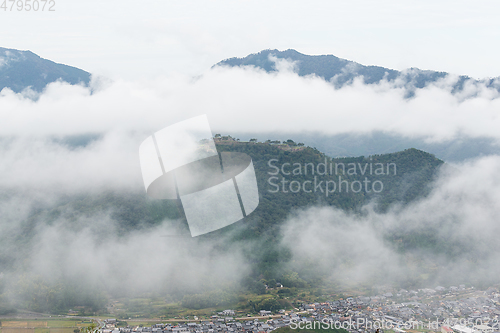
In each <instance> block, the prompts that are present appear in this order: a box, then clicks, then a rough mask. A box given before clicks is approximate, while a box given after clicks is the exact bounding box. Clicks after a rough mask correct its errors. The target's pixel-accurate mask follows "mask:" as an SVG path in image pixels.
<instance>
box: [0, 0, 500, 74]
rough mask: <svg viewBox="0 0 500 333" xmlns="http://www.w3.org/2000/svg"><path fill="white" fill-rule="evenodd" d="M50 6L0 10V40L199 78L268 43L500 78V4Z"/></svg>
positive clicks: (54, 54)
mask: <svg viewBox="0 0 500 333" xmlns="http://www.w3.org/2000/svg"><path fill="white" fill-rule="evenodd" d="M8 6H10V4H8ZM46 9H47V8H46ZM54 9H55V11H54V12H47V11H45V12H41V11H38V12H33V11H31V12H27V11H17V8H16V7H14V10H13V11H9V10H8V9H7V11H4V10H3V9H0V31H2V33H1V35H0V46H2V47H7V48H15V49H20V50H31V51H33V52H35V53H37V54H38V55H40V56H42V57H43V58H47V59H50V60H53V61H56V62H60V63H65V64H69V65H72V66H76V67H79V68H82V69H85V70H87V71H90V72H92V73H97V74H103V75H106V76H109V77H112V78H119V77H121V78H126V79H136V78H150V77H153V76H158V75H163V74H166V75H171V74H173V73H181V74H189V75H199V74H202V73H203V72H204V71H206V70H207V69H208V68H210V67H211V66H212V65H213V64H214V63H216V62H218V61H220V60H222V59H225V58H230V57H234V56H238V57H242V56H246V55H248V54H250V53H256V52H259V51H261V50H263V49H267V48H273V49H274V48H277V49H280V50H285V49H288V48H293V49H296V50H297V51H299V52H302V53H306V54H334V55H336V56H338V57H341V58H346V59H349V60H353V61H357V62H359V63H362V64H366V65H380V66H384V67H389V68H395V69H404V68H408V67H419V68H422V69H433V70H440V71H448V72H451V73H455V74H465V75H470V76H473V77H476V78H479V77H495V76H500V61H498V55H499V54H500V52H499V51H500V43H499V42H498V40H499V39H500V2H498V1H490V0H479V1H474V2H473V1H461V0H458V1H457V0H454V1H447V0H446V1H429V0H418V1H413V0H411V1H407V0H397V1H394V0H380V1H369V0H348V1H331V0H330V1H294V0H286V1H285V0H276V1H271V0H267V1H263V0H258V1H250V0H217V1H209V0H203V1H201V0H182V1H172V0H166V1H151V0H142V1H129V0H122V1H118V0H99V1H97V0H85V1H83V0H80V1H75V0H55V6H54Z"/></svg>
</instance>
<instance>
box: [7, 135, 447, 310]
mask: <svg viewBox="0 0 500 333" xmlns="http://www.w3.org/2000/svg"><path fill="white" fill-rule="evenodd" d="M216 144H217V149H218V151H219V152H227V151H233V152H243V153H246V154H248V155H250V156H251V157H252V160H253V163H254V167H255V172H256V177H257V182H258V187H259V197H260V204H259V206H258V208H257V209H256V210H255V211H254V212H253V213H252V214H250V215H249V216H248V217H247V218H246V219H244V220H243V221H240V222H237V223H234V224H233V225H230V226H228V227H226V228H223V229H220V230H217V231H214V232H212V233H209V234H206V235H202V236H199V237H195V238H191V237H190V234H189V230H188V225H187V223H186V222H185V219H184V218H183V213H182V210H179V207H178V205H177V203H176V202H175V201H172V200H170V201H167V200H153V199H150V198H149V197H148V196H147V195H146V193H145V192H144V191H138V192H123V191H111V190H110V191H103V192H101V193H88V194H83V193H82V194H78V195H65V196H64V197H60V198H59V199H58V200H57V201H54V202H53V204H52V205H50V206H39V207H36V208H34V209H33V210H32V212H31V214H30V215H29V217H28V218H27V219H25V220H24V221H22V223H21V226H22V227H21V228H20V229H11V231H10V234H9V235H3V236H5V237H1V239H2V243H1V244H0V250H1V251H0V267H2V270H3V271H4V272H9V271H11V272H23V268H22V267H23V264H22V263H23V262H26V260H29V259H28V258H29V257H30V256H31V253H33V251H36V244H37V243H39V242H40V240H39V239H38V237H39V235H38V233H39V232H40V230H43V229H44V228H46V227H49V226H52V225H58V228H63V229H67V230H74V231H75V232H76V231H78V230H87V231H86V233H85V234H86V235H87V236H88V237H91V238H93V239H95V240H96V242H97V244H103V245H104V244H106V242H109V241H110V240H114V241H116V240H118V242H119V239H121V238H122V237H123V239H126V238H127V235H133V234H137V233H138V232H144V231H147V230H152V229H153V228H155V227H156V226H158V225H160V224H165V223H167V224H168V223H170V224H171V225H170V228H169V230H171V231H172V234H171V235H169V238H165V242H170V241H172V240H173V239H176V240H181V241H182V242H183V244H184V245H185V246H187V248H197V246H200V244H212V245H214V246H215V247H214V250H213V251H215V253H213V254H212V255H214V256H220V255H223V254H224V253H231V251H235V250H238V251H240V250H241V249H243V248H245V249H246V250H245V251H244V253H245V255H244V260H245V265H248V267H249V268H250V275H249V276H248V278H246V279H244V280H243V281H241V287H240V288H242V289H241V290H249V291H251V292H260V290H261V289H262V283H260V282H259V281H260V279H261V278H260V277H262V276H265V277H266V278H271V279H273V278H277V279H281V281H288V280H287V279H292V277H293V279H292V280H293V281H292V280H290V281H292V282H290V281H289V282H283V283H287V284H289V285H290V286H293V285H297V286H300V285H302V284H304V283H308V282H307V281H309V280H308V278H307V277H304V276H298V277H294V276H295V275H293V274H296V273H293V272H292V273H293V274H292V273H290V272H289V265H290V260H291V254H290V248H289V247H288V245H286V244H284V243H283V242H282V238H283V232H282V226H284V223H285V221H286V220H287V219H288V218H289V217H290V215H291V214H293V213H294V212H296V211H297V210H300V209H303V208H308V207H312V206H316V207H328V206H330V207H337V208H339V209H341V210H342V211H344V212H347V213H349V214H354V215H359V214H363V212H362V208H363V207H364V206H365V205H367V204H369V203H373V204H374V205H375V210H376V211H379V212H381V213H383V212H384V211H386V210H387V209H388V208H389V207H390V206H391V205H393V204H402V205H405V204H407V203H410V202H414V201H416V200H419V199H421V198H423V197H425V196H426V195H427V194H428V193H429V192H430V190H431V184H432V181H433V179H434V178H435V176H436V174H437V172H438V170H439V168H440V166H442V165H443V162H442V161H441V160H439V159H437V158H435V157H434V156H433V155H431V154H428V153H425V152H423V151H420V150H416V149H407V150H405V151H401V152H397V153H391V154H384V155H373V156H366V157H363V156H360V157H355V158H339V159H331V158H329V157H327V156H326V155H325V154H323V153H322V152H320V151H318V150H316V149H314V148H310V147H305V146H303V145H301V144H297V143H295V142H293V141H292V140H288V141H286V142H285V143H278V142H276V141H274V142H270V141H267V142H259V143H258V142H240V141H238V140H235V139H233V138H231V137H229V136H226V137H221V138H220V139H219V140H217V141H216ZM327 182H329V183H328V185H327ZM341 182H342V183H343V185H339V184H340V183H341ZM375 182H378V183H377V185H374V184H375ZM333 183H336V186H337V188H336V190H335V191H333V190H332V189H333ZM283 184H285V185H283ZM318 184H319V185H318ZM327 186H328V187H327ZM340 186H341V188H340ZM327 189H329V190H330V192H329V193H326V190H327ZM11 194H12V193H11ZM9 195H10V194H9V193H7V192H6V193H4V197H3V199H7V200H8V197H9ZM3 199H2V200H3ZM110 213H111V214H110ZM103 216H107V218H110V219H111V221H107V222H106V223H104V224H103V222H102V219H103ZM183 221H184V222H183ZM111 226H112V229H110V228H111ZM16 230H17V231H16ZM110 230H113V233H118V235H116V234H110ZM89 232H90V233H89ZM7 236H8V237H7ZM396 236H397V239H398V242H401V238H402V237H404V235H403V236H401V235H396ZM138 239H139V241H140V242H145V243H147V242H148V241H149V240H148V239H142V238H138ZM75 241H78V242H81V241H82V240H75ZM409 241H411V245H412V246H417V247H418V246H419V245H418V244H419V243H418V239H417V240H415V238H411V239H409ZM434 241H435V243H436V244H437V243H438V242H439V240H438V239H436V240H434ZM404 242H405V240H403V243H402V244H401V243H398V244H399V245H398V246H399V247H402V249H403V250H404V244H405V243H404ZM436 244H428V243H426V244H425V246H431V247H432V246H435V245H436ZM12 249H17V250H16V251H12ZM60 255H61V258H64V253H61V254H60ZM16 274H18V273H16ZM287 274H288V275H287ZM290 274H292V275H290ZM308 274H309V276H312V277H313V278H317V276H315V275H314V272H313V271H311V270H310V271H309V273H308ZM0 277H1V276H0ZM302 278H304V279H302ZM0 282H1V279H0ZM309 282H310V281H309ZM54 283H56V284H54ZM104 285H106V283H104ZM76 286H78V287H76ZM1 287H2V286H1V285H0V289H1ZM12 288H13V289H12ZM93 288H94V289H93ZM95 288H97V287H96V286H95V285H93V284H88V283H83V281H80V280H79V279H77V280H76V281H75V280H72V279H69V280H66V279H65V278H60V279H59V280H56V282H48V281H44V280H42V279H41V278H40V277H36V276H35V277H30V276H29V275H23V277H22V280H21V281H20V282H19V283H18V284H17V285H15V286H14V287H13V286H11V287H9V288H7V289H5V290H4V292H5V293H7V294H8V295H11V294H15V295H16V298H17V299H19V300H20V301H19V302H21V303H18V304H17V305H16V306H20V307H23V308H27V309H30V310H35V311H50V312H58V311H63V310H65V309H66V310H67V309H68V308H71V307H74V306H77V305H85V306H87V307H89V308H92V309H94V310H97V309H100V308H102V307H103V306H104V305H105V297H104V296H103V295H105V294H107V293H110V292H111V293H113V291H112V290H108V289H106V287H104V286H100V287H99V288H97V289H95ZM170 288H174V289H173V291H172V290H170V291H169V292H170V293H174V294H175V295H178V296H177V297H180V299H182V297H183V295H184V293H186V292H188V293H192V292H195V291H192V290H189V291H183V290H182V289H175V286H174V285H172V286H171V287H170ZM1 294H2V293H1V290H0V298H1ZM33 294H36V295H38V296H37V297H36V298H33V296H32V295H33ZM189 299H190V298H186V299H185V302H186V304H190V303H189V302H188V300H189ZM1 303H2V302H1V299H0V307H1V305H2V304H1ZM4 307H5V305H4Z"/></svg>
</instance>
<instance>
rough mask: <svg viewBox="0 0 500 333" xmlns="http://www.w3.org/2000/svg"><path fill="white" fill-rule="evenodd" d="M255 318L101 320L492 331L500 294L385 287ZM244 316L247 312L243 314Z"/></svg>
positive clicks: (149, 330) (157, 329)
mask: <svg viewBox="0 0 500 333" xmlns="http://www.w3.org/2000/svg"><path fill="white" fill-rule="evenodd" d="M259 315H260V316H259V317H252V318H247V317H244V315H243V316H241V317H237V316H236V312H235V311H234V310H224V311H222V312H219V313H217V314H216V315H215V314H214V315H213V316H211V318H210V320H198V318H197V317H194V318H193V320H186V321H182V320H179V321H178V322H176V323H159V324H154V325H152V326H151V327H142V326H136V327H130V326H127V327H116V325H115V324H116V319H107V320H106V321H105V324H104V327H103V328H102V333H136V332H141V333H142V332H145V333H237V332H245V333H247V332H248V333H257V332H258V333H267V332H270V331H273V330H276V329H278V328H281V327H285V326H288V327H290V328H292V329H297V328H298V329H313V328H315V329H318V328H320V329H326V328H337V329H338V328H344V329H346V330H347V331H348V332H350V333H354V332H376V331H377V330H379V332H380V331H391V332H396V333H405V332H409V331H410V332H415V331H420V332H422V331H424V332H436V333H438V332H439V333H495V332H500V330H499V329H498V319H499V316H500V293H499V292H498V289H496V288H489V289H487V290H484V291H479V290H475V289H474V288H473V287H469V288H466V287H465V286H464V285H460V286H458V287H455V286H450V287H448V288H445V287H442V286H438V287H436V288H434V289H418V290H409V291H408V290H404V289H401V290H399V291H394V290H387V291H386V292H384V293H382V294H380V295H377V296H372V297H365V296H360V297H355V298H354V297H348V298H346V299H339V300H332V301H328V302H323V303H312V304H303V305H302V306H300V307H299V308H296V309H295V310H294V311H285V310H280V311H278V312H277V313H272V312H271V311H266V310H262V311H260V313H259ZM247 316H250V314H247Z"/></svg>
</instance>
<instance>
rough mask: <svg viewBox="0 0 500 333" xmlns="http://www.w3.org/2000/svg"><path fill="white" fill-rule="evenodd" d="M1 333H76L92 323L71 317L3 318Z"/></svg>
mask: <svg viewBox="0 0 500 333" xmlns="http://www.w3.org/2000/svg"><path fill="white" fill-rule="evenodd" d="M0 323H1V324H0V333H74V332H75V330H77V329H78V330H81V328H82V327H87V326H89V325H90V321H88V320H87V321H82V320H69V319H61V320H57V319H49V320H47V319H40V320H23V319H2V320H1V321H0Z"/></svg>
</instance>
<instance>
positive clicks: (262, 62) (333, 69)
mask: <svg viewBox="0 0 500 333" xmlns="http://www.w3.org/2000/svg"><path fill="white" fill-rule="evenodd" d="M273 57H274V58H276V59H287V60H289V61H292V62H295V64H296V72H297V74H298V75H300V76H306V75H311V74H314V75H316V76H319V77H322V78H323V79H325V80H326V81H331V82H332V83H333V84H334V85H335V86H336V87H342V86H343V85H344V84H347V83H349V82H352V80H353V79H354V78H356V77H361V76H362V77H363V80H364V82H365V83H367V84H372V83H378V82H380V81H381V80H383V79H385V80H387V81H389V82H395V80H400V81H401V82H400V84H401V85H402V86H404V87H405V88H407V89H408V95H409V96H411V95H412V91H413V90H414V89H419V88H423V87H425V86H426V85H428V84H429V83H433V82H436V81H437V80H439V79H442V78H444V77H446V76H447V75H448V73H446V72H439V71H432V70H421V69H418V68H409V69H407V70H405V71H397V70H394V69H389V68H384V67H380V66H365V65H362V64H359V63H357V62H354V61H350V60H346V59H341V58H338V57H336V56H334V55H315V56H311V55H306V54H302V53H299V52H297V51H295V50H292V49H289V50H286V51H279V50H263V51H261V52H259V53H255V54H250V55H248V56H246V57H244V58H230V59H226V60H223V61H221V62H219V63H218V64H216V65H215V66H231V67H235V66H255V67H258V68H261V69H264V70H265V71H266V72H273V71H276V70H277V69H276V64H275V61H274V60H273ZM465 82H471V83H475V84H477V83H484V84H485V85H486V86H487V87H494V88H496V89H500V85H499V84H498V78H489V79H484V80H475V79H472V78H470V77H468V76H464V75H461V76H459V78H458V80H457V82H456V84H455V85H454V87H453V92H458V91H461V90H462V89H463V86H464V83H465Z"/></svg>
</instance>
